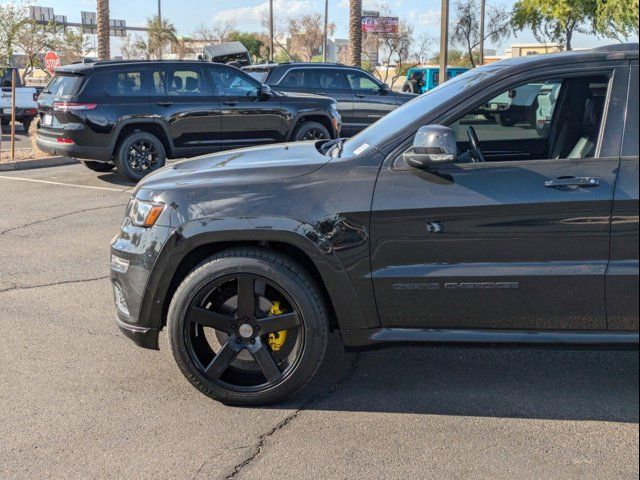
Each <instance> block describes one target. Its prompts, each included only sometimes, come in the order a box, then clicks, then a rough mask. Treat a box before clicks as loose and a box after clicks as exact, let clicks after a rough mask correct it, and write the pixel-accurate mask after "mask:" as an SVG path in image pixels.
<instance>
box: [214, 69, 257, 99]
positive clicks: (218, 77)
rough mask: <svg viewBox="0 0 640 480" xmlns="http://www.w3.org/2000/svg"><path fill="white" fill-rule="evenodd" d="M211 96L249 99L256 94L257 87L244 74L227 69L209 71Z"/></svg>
mask: <svg viewBox="0 0 640 480" xmlns="http://www.w3.org/2000/svg"><path fill="white" fill-rule="evenodd" d="M209 75H210V77H211V83H213V94H214V95H216V96H220V97H249V96H256V95H257V94H258V85H256V84H255V83H254V82H253V81H251V80H250V79H249V78H247V77H246V76H245V75H244V74H242V73H240V72H236V71H235V70H233V69H231V68H229V69H226V68H225V69H222V68H220V69H217V68H216V69H213V68H211V69H209Z"/></svg>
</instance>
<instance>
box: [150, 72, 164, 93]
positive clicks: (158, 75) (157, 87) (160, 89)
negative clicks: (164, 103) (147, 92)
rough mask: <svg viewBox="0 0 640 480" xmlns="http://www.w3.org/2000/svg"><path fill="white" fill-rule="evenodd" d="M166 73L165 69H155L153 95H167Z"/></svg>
mask: <svg viewBox="0 0 640 480" xmlns="http://www.w3.org/2000/svg"><path fill="white" fill-rule="evenodd" d="M165 78H166V75H165V73H164V72H163V71H155V72H153V74H152V82H153V87H152V89H151V91H152V94H153V95H166V94H167V91H166V89H165Z"/></svg>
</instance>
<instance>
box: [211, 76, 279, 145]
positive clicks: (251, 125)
mask: <svg viewBox="0 0 640 480" xmlns="http://www.w3.org/2000/svg"><path fill="white" fill-rule="evenodd" d="M207 70H208V71H209V74H210V78H211V82H212V87H213V90H214V94H215V96H216V99H217V100H218V101H219V102H220V106H221V113H222V115H221V123H222V130H221V139H220V145H221V148H223V149H230V148H239V147H246V146H249V145H262V144H265V143H274V142H282V141H284V140H285V139H286V135H287V133H288V131H289V121H288V112H286V111H285V110H284V109H283V108H282V104H281V102H280V101H279V99H278V97H277V96H275V95H273V96H271V97H269V98H259V97H258V89H259V87H260V86H259V85H258V84H257V83H256V82H254V81H253V80H252V79H250V78H249V76H248V75H246V74H245V73H243V72H239V71H236V70H235V69H232V68H209V69H207Z"/></svg>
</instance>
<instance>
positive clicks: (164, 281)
mask: <svg viewBox="0 0 640 480" xmlns="http://www.w3.org/2000/svg"><path fill="white" fill-rule="evenodd" d="M258 242H278V243H282V244H287V245H290V246H293V247H295V248H297V249H299V250H301V251H302V252H304V254H305V255H307V257H308V258H309V259H310V260H311V261H312V262H313V264H314V265H315V267H316V268H317V270H318V272H319V274H320V276H321V278H322V281H323V282H324V285H325V287H326V289H327V292H328V294H329V297H330V300H331V302H332V305H333V307H334V310H335V313H336V317H337V319H338V322H339V324H340V327H341V328H356V326H358V325H364V324H365V322H364V318H365V314H364V310H363V308H362V305H361V303H360V300H359V298H358V295H356V290H355V289H354V286H353V284H352V283H351V280H350V279H349V276H348V275H347V273H346V272H345V269H344V268H343V266H342V264H341V262H340V260H339V258H338V256H337V255H336V252H335V247H334V245H332V243H331V241H330V240H327V238H326V237H325V236H324V235H322V233H321V232H319V231H318V229H317V228H314V226H312V225H310V224H307V223H303V222H299V221H296V220H293V219H289V218H281V217H276V218H264V217H259V218H225V219H217V218H210V219H198V220H193V221H190V222H188V223H186V224H184V225H183V226H181V227H180V228H178V229H176V230H175V231H173V233H172V234H171V236H170V237H169V239H168V240H167V241H166V242H165V245H164V246H163V248H162V249H161V251H160V254H159V255H158V258H157V259H156V261H155V263H154V266H153V268H152V270H151V273H150V275H149V278H148V281H147V287H146V288H145V296H144V298H143V300H142V304H141V308H140V318H139V324H140V325H141V326H145V327H149V328H152V329H158V330H159V329H161V328H162V327H163V324H164V315H165V305H166V304H167V303H168V300H169V295H171V293H172V291H173V290H172V289H174V288H175V287H176V286H177V285H175V281H174V277H175V274H176V272H177V271H178V269H179V267H180V265H181V264H182V262H183V261H184V260H185V259H186V257H187V255H189V253H191V252H193V251H194V250H195V249H197V248H200V247H205V246H207V245H211V246H212V252H213V251H214V247H215V245H216V244H221V243H225V244H227V245H233V244H236V243H237V244H248V243H250V244H256V243H258Z"/></svg>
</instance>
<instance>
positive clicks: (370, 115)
mask: <svg viewBox="0 0 640 480" xmlns="http://www.w3.org/2000/svg"><path fill="white" fill-rule="evenodd" d="M243 70H244V71H245V72H248V73H249V74H250V75H251V76H252V77H254V78H255V79H256V80H258V81H259V82H262V83H266V84H267V85H270V86H271V88H273V89H274V90H278V91H279V92H300V93H313V94H316V95H326V96H327V97H331V98H334V99H335V100H337V102H338V111H339V112H340V115H341V116H342V121H343V122H344V123H343V125H342V132H341V133H342V135H343V136H345V137H350V136H352V135H355V134H356V133H358V132H360V131H361V130H363V129H364V128H365V127H367V126H369V125H371V124H372V123H373V122H375V121H377V120H379V119H380V118H382V117H384V116H385V115H386V114H387V113H389V112H391V111H392V110H395V109H396V108H397V107H398V106H399V105H403V104H404V103H406V102H408V101H409V100H412V99H414V98H416V95H414V94H412V93H401V92H394V91H392V90H391V89H390V88H389V86H388V85H386V84H383V83H382V82H380V80H378V79H377V78H375V77H373V76H372V75H370V74H369V73H367V72H365V71H364V70H361V69H359V68H355V67H348V66H345V65H342V64H337V63H315V62H314V63H280V64H277V63H274V64H265V65H252V66H250V67H243Z"/></svg>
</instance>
